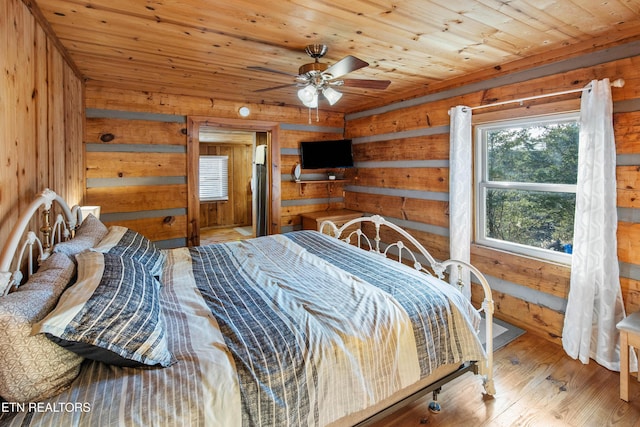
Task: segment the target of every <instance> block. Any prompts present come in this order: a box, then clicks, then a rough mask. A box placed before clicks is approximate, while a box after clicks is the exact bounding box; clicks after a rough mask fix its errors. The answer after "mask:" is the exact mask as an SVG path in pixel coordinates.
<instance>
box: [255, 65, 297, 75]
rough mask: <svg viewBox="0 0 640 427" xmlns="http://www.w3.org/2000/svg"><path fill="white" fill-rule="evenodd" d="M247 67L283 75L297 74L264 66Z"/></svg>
mask: <svg viewBox="0 0 640 427" xmlns="http://www.w3.org/2000/svg"><path fill="white" fill-rule="evenodd" d="M247 69H249V70H253V71H266V72H267V73H276V74H284V75H285V76H291V77H298V75H297V74H291V73H287V72H285V71H278V70H272V69H271V68H266V67H256V66H251V67H247Z"/></svg>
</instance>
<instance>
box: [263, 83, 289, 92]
mask: <svg viewBox="0 0 640 427" xmlns="http://www.w3.org/2000/svg"><path fill="white" fill-rule="evenodd" d="M291 86H298V84H297V83H289V84H286V85H280V86H274V87H268V88H266V89H258V90H254V92H267V91H270V90H276V89H282V88H285V87H291Z"/></svg>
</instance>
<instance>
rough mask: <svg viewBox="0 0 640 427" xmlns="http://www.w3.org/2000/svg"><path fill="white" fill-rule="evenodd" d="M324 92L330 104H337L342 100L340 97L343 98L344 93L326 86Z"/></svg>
mask: <svg viewBox="0 0 640 427" xmlns="http://www.w3.org/2000/svg"><path fill="white" fill-rule="evenodd" d="M322 94H323V95H324V97H325V98H327V101H329V104H330V105H333V104H335V103H336V102H338V101H339V100H340V98H342V93H340V92H338V91H337V90H335V89H333V88H331V87H326V88H324V89H322Z"/></svg>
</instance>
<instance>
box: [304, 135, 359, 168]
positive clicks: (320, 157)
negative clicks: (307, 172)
mask: <svg viewBox="0 0 640 427" xmlns="http://www.w3.org/2000/svg"><path fill="white" fill-rule="evenodd" d="M300 157H301V160H302V161H301V163H302V169H329V168H350V167H353V153H352V151H351V140H350V139H336V140H331V141H303V142H301V143H300Z"/></svg>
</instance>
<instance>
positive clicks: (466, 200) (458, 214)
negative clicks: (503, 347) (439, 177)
mask: <svg viewBox="0 0 640 427" xmlns="http://www.w3.org/2000/svg"><path fill="white" fill-rule="evenodd" d="M449 116H450V120H451V123H450V127H449V150H450V151H449V257H450V258H453V259H457V260H460V261H464V262H467V263H469V262H470V260H471V213H472V206H473V205H472V190H473V187H472V185H473V176H472V173H473V172H472V171H473V167H472V144H471V108H469V107H465V106H457V107H453V108H451V110H449ZM449 278H450V281H451V284H454V285H455V284H456V283H457V282H458V280H461V281H462V283H464V287H463V289H462V293H463V294H464V295H465V296H467V297H468V298H471V283H470V281H469V280H470V274H469V271H464V272H463V273H462V277H458V272H457V271H452V272H451V275H450V277H449Z"/></svg>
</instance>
